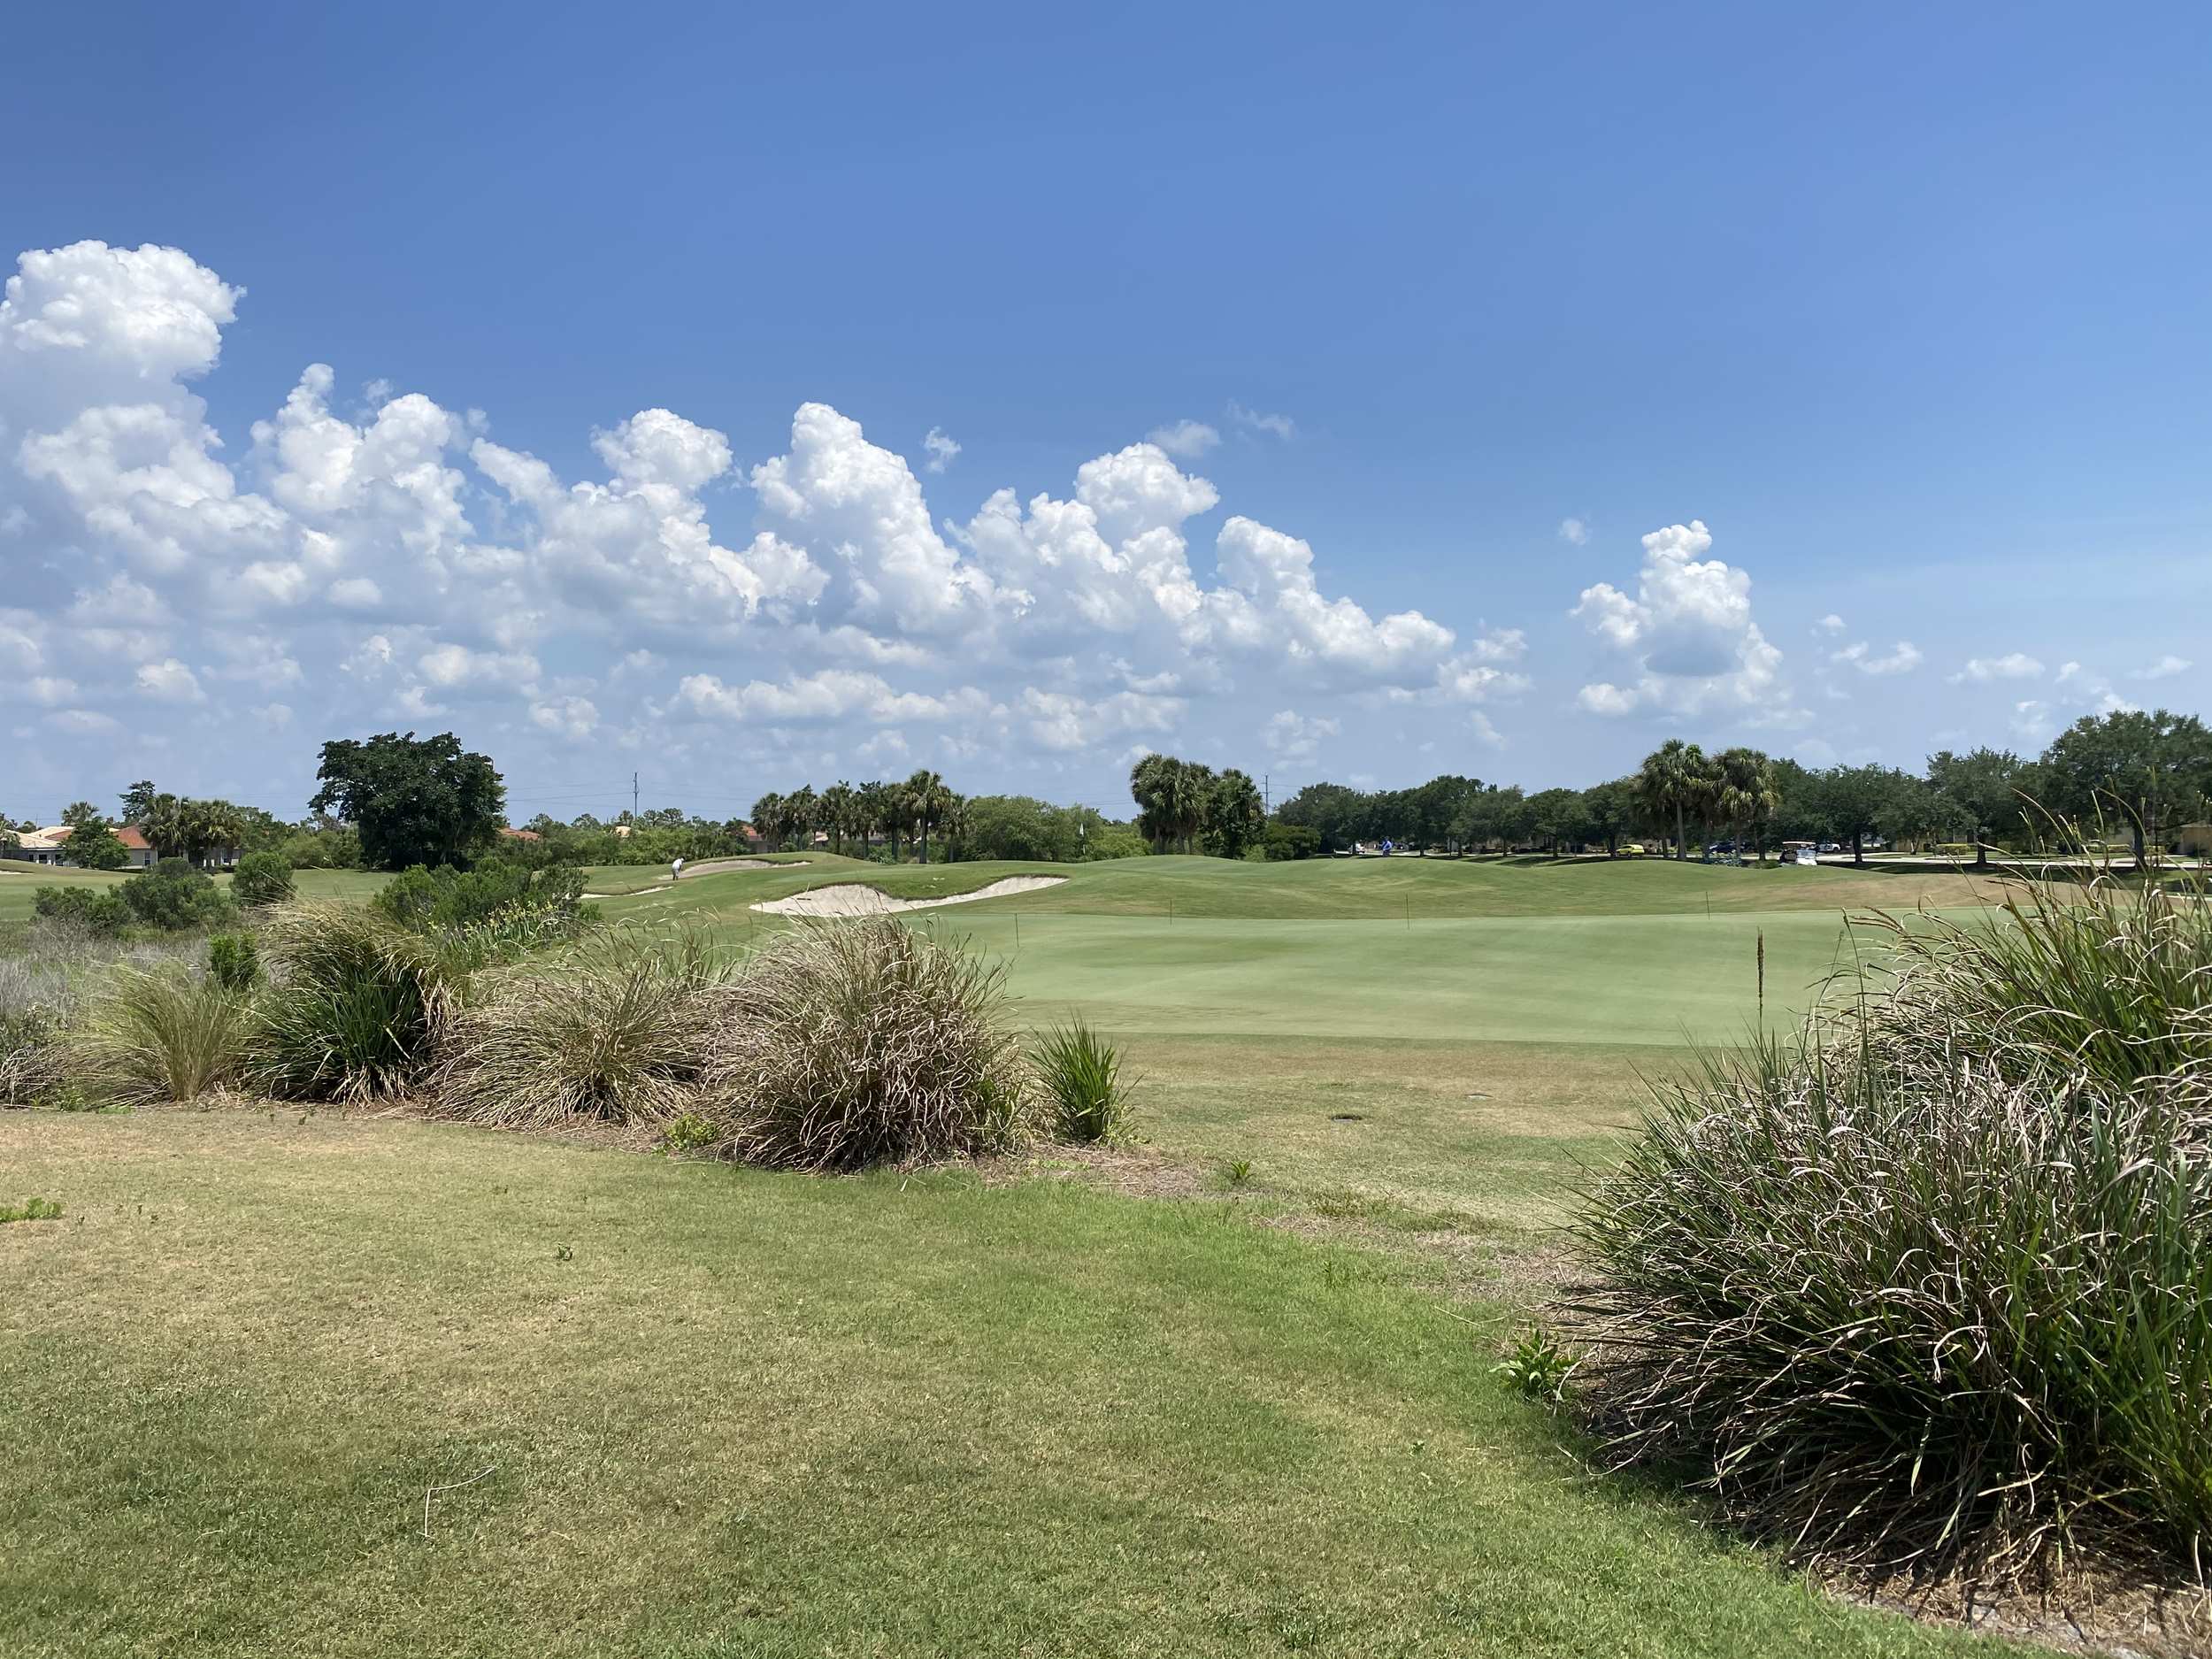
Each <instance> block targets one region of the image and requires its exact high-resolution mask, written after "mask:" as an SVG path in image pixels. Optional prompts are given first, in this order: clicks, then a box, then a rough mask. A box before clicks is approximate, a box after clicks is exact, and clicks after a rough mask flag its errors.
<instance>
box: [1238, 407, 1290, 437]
mask: <svg viewBox="0 0 2212 1659" xmlns="http://www.w3.org/2000/svg"><path fill="white" fill-rule="evenodd" d="M1229 419H1231V420H1233V421H1234V422H1236V424H1237V425H1238V426H1245V427H1248V428H1249V429H1250V430H1252V431H1254V432H1264V433H1266V434H1269V435H1271V436H1272V437H1277V438H1280V439H1282V440H1283V441H1284V442H1286V443H1287V442H1289V441H1290V440H1291V439H1293V438H1294V437H1296V436H1297V435H1298V428H1297V427H1296V426H1295V425H1294V424H1293V423H1292V421H1291V419H1290V417H1289V416H1288V415H1263V414H1262V413H1261V412H1260V411H1258V410H1256V409H1247V408H1246V407H1245V406H1244V405H1243V404H1242V403H1236V402H1231V403H1230V405H1229Z"/></svg>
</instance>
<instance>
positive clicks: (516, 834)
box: [499, 825, 545, 841]
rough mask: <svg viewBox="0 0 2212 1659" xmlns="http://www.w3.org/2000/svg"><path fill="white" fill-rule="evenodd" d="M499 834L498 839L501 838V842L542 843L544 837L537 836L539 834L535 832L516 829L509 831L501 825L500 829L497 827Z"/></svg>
mask: <svg viewBox="0 0 2212 1659" xmlns="http://www.w3.org/2000/svg"><path fill="white" fill-rule="evenodd" d="M499 833H500V838H501V839H502V840H503V841H543V840H544V839H545V837H544V836H542V835H541V834H539V833H537V831H535V830H518V829H509V828H508V827H507V826H505V825H501V826H500V827H499Z"/></svg>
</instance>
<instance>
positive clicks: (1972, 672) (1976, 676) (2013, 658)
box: [1949, 651, 2079, 686]
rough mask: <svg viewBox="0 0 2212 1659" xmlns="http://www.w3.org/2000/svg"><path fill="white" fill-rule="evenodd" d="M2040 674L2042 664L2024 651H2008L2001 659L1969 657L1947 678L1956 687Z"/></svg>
mask: <svg viewBox="0 0 2212 1659" xmlns="http://www.w3.org/2000/svg"><path fill="white" fill-rule="evenodd" d="M2067 666H2068V667H2069V668H2077V667H2078V666H2079V664H2073V663H2070V664H2067ZM2042 672H2043V664H2041V663H2039V662H2038V661H2037V660H2036V659H2035V658H2034V657H2030V656H2029V655H2028V654H2027V653H2026V652H2025V651H2009V652H2007V653H2006V654H2005V655H2004V656H2002V657H1969V658H1968V659H1967V662H1966V665H1965V666H1964V667H1963V668H1961V669H1960V670H1959V672H1957V673H1955V674H1953V675H1951V676H1950V677H1949V678H1950V681H1951V683H1952V684H1953V685H1955V686H1956V685H1961V684H1963V683H1965V682H1967V681H1984V680H2034V679H2037V678H2039V676H2040V675H2041V674H2042Z"/></svg>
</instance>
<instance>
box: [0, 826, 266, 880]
mask: <svg viewBox="0 0 2212 1659" xmlns="http://www.w3.org/2000/svg"><path fill="white" fill-rule="evenodd" d="M115 839H116V840H117V841H121V842H122V843H123V853H124V858H123V863H122V866H121V867H122V868H123V869H125V870H150V869H152V868H153V866H154V865H155V864H158V863H159V862H160V858H159V856H158V855H157V854H156V853H155V851H154V848H153V843H152V842H150V841H148V840H147V839H146V834H145V832H144V831H143V830H142V829H140V828H139V827H138V826H137V825H135V824H118V825H117V826H115ZM19 840H20V841H21V843H22V850H21V851H20V852H18V853H14V854H12V855H11V856H13V857H17V858H21V859H23V860H25V861H26V862H27V863H30V864H56V865H64V864H68V863H69V854H68V850H67V847H66V843H67V841H68V840H69V826H68V825H66V824H50V825H48V826H46V827H45V828H44V829H35V830H25V831H23V832H22V833H21V834H20V836H19ZM200 862H201V863H202V864H211V865H215V866H217V867H220V868H227V867H228V866H229V865H231V864H236V863H237V862H238V849H236V848H234V847H211V848H210V849H208V852H207V856H205V857H204V858H203V859H201V861H200Z"/></svg>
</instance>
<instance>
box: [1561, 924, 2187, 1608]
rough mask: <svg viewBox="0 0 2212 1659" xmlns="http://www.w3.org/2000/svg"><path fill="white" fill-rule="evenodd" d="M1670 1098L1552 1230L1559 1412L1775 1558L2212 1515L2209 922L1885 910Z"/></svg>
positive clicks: (1899, 1562)
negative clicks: (1563, 1225) (1853, 949)
mask: <svg viewBox="0 0 2212 1659" xmlns="http://www.w3.org/2000/svg"><path fill="white" fill-rule="evenodd" d="M1892 926H1893V928H1894V933H1895V940H1894V948H1893V950H1892V951H1891V952H1890V954H1889V960H1888V962H1887V964H1886V966H1885V967H1884V968H1883V969H1882V970H1881V972H1880V976H1879V977H1878V979H1870V981H1869V982H1868V983H1867V984H1865V985H1864V986H1863V987H1861V995H1860V996H1859V999H1858V1001H1857V1002H1856V1003H1855V1005H1854V1006H1853V1007H1852V1008H1851V1009H1850V1010H1848V1011H1847V1013H1846V1014H1845V1015H1844V1016H1843V1017H1842V1018H1841V1019H1840V1020H1839V1021H1838V1022H1836V1023H1833V1024H1832V1025H1829V1026H1828V1027H1826V1028H1825V1029H1814V1030H1812V1031H1810V1032H1809V1033H1806V1034H1805V1035H1804V1036H1803V1037H1802V1038H1801V1040H1799V1041H1794V1042H1788V1043H1785V1042H1780V1041H1763V1042H1760V1043H1757V1044H1755V1045H1754V1046H1752V1047H1750V1048H1747V1049H1744V1050H1741V1051H1737V1052H1733V1053H1722V1054H1714V1055H1709V1056H1706V1057H1705V1059H1704V1062H1703V1066H1702V1070H1701V1072H1700V1073H1699V1074H1698V1075H1696V1076H1695V1077H1694V1078H1693V1079H1689V1080H1687V1081H1683V1082H1678V1083H1675V1084H1671V1085H1667V1086H1663V1087H1661V1088H1659V1089H1658V1090H1657V1092H1656V1096H1655V1100H1654V1102H1652V1104H1651V1106H1650V1107H1649V1108H1648V1110H1647V1113H1646V1117H1645V1121H1644V1123H1643V1125H1642V1127H1641V1130H1640V1133H1639V1134H1638V1135H1637V1136H1636V1138H1635V1140H1634V1141H1633V1142H1632V1145H1631V1146H1630V1148H1628V1150H1627V1154H1626V1156H1625V1157H1624V1159H1623V1161H1622V1163H1621V1164H1620V1165H1619V1166H1618V1167H1617V1170H1616V1171H1613V1172H1612V1173H1611V1174H1609V1176H1607V1177H1606V1178H1604V1179H1602V1180H1601V1182H1600V1183H1599V1184H1598V1185H1597V1187H1595V1188H1594V1191H1593V1193H1592V1194H1591V1202H1590V1203H1589V1205H1588V1207H1587V1209H1586V1212H1585V1214H1584V1215H1583V1217H1582V1218H1581V1219H1580V1221H1579V1223H1578V1233H1579V1237H1580V1241H1581V1244H1582V1246H1583V1248H1584V1250H1585V1252H1586V1257H1587V1260H1588V1261H1589V1263H1591V1264H1592V1265H1593V1266H1594V1269H1595V1276H1594V1283H1593V1284H1591V1285H1590V1286H1587V1287H1586V1288H1585V1289H1583V1290H1582V1291H1580V1292H1579V1293H1578V1294H1575V1295H1573V1296H1572V1297H1571V1298H1570V1299H1569V1303H1568V1308H1569V1310H1570V1311H1571V1314H1572V1315H1573V1316H1574V1317H1576V1318H1577V1319H1578V1322H1579V1325H1580V1335H1581V1336H1582V1337H1583V1338H1584V1339H1585V1340H1587V1341H1589V1342H1591V1343H1592V1344H1593V1345H1594V1348H1595V1350H1596V1354H1597V1356H1598V1359H1597V1363H1594V1365H1593V1366H1592V1367H1591V1368H1590V1369H1589V1373H1588V1374H1589V1379H1590V1380H1589V1381H1588V1383H1587V1384H1586V1387H1585V1388H1584V1390H1583V1403H1584V1404H1585V1405H1586V1407H1587V1408H1588V1409H1590V1411H1591V1412H1592V1414H1593V1417H1594V1422H1595V1423H1596V1424H1597V1425H1598V1426H1599V1427H1600V1429H1601V1432H1603V1433H1604V1434H1605V1436H1606V1437H1607V1440H1608V1441H1609V1445H1610V1446H1611V1448H1613V1450H1614V1452H1615V1453H1616V1455H1618V1456H1619V1457H1620V1458H1621V1459H1622V1460H1623V1461H1624V1462H1627V1461H1635V1462H1647V1463H1667V1464H1670V1465H1674V1466H1685V1465H1686V1466H1688V1467H1691V1468H1693V1469H1694V1470H1695V1471H1698V1473H1699V1476H1700V1478H1701V1479H1702V1481H1703V1482H1704V1483H1705V1484H1707V1485H1708V1486H1710V1487H1711V1488H1712V1489H1713V1490H1714V1491H1716V1492H1717V1494H1719V1495H1720V1496H1721V1497H1722V1499H1723V1500H1724V1502H1726V1503H1727V1504H1728V1506H1729V1507H1730V1509H1732V1512H1733V1513H1735V1514H1736V1515H1738V1516H1739V1517H1742V1518H1743V1519H1745V1520H1747V1521H1748V1522H1750V1523H1752V1524H1753V1525H1755V1526H1757V1527H1758V1528H1760V1529H1761V1530H1763V1531H1766V1532H1770V1533H1771V1534H1774V1535H1776V1536H1778V1537H1779V1538H1780V1539H1781V1540H1784V1541H1785V1542H1786V1543H1787V1544H1788V1545H1790V1546H1791V1547H1792V1548H1793V1549H1794V1550H1795V1551H1796V1552H1798V1553H1800V1554H1801V1555H1807V1556H1813V1557H1827V1558H1831V1559H1838V1560H1843V1561H1848V1562H1852V1563H1861V1564H1863V1565H1866V1566H1869V1567H1879V1568H1884V1569H1897V1568H1907V1569H1911V1570H1915V1571H1947V1570H1962V1571H1966V1572H1968V1573H1970V1574H1971V1575H1973V1576H1977V1577H1981V1576H1986V1575H1995V1576H1998V1577H2000V1578H2015V1579H2016V1578H2022V1577H2024V1576H2028V1575H2032V1574H2039V1573H2041V1572H2043V1571H2046V1570H2047V1569H2050V1568H2052V1567H2054V1566H2055V1565H2056V1564H2058V1563H2060V1562H2061V1561H2062V1559H2063V1558H2064V1556H2065V1555H2066V1553H2067V1552H2068V1551H2069V1550H2071V1549H2075V1548H2078V1547H2080V1546H2082V1545H2084V1544H2092V1545H2096V1546H2099V1547H2108V1546H2111V1545H2116V1544H2117V1545H2121V1546H2124V1547H2129V1548H2140V1547H2149V1548H2155V1549H2160V1550H2164V1551H2168V1552H2172V1553H2174V1554H2176V1555H2178V1556H2179V1557H2180V1558H2181V1559H2183V1560H2185V1561H2186V1560H2190V1559H2193V1558H2195V1557H2196V1555H2197V1553H2198V1552H2199V1551H2200V1548H2201V1547H2202V1545H2203V1544H2204V1543H2205V1541H2206V1540H2207V1538H2208V1534H2212V1026H2208V1024H2207V1021H2206V1010H2207V1008H2208V1006H2212V925H2208V920H2207V918H2206V915H2205V912H2204V910H2203V909H2202V907H2201V905H2200V903H2199V902H2198V901H2197V900H2195V899H2194V898H2193V897H2177V896H2172V895H2166V894H2162V893H2159V892H2156V891H2150V892H2145V891H2142V890H2140V889H2132V890H2131V889H2126V888H2122V887H2115V886H2109V885H2105V884H2099V885H2098V886H2095V887H2092V888H2091V889H2089V890H2088V891H2086V892H2066V891H2057V892H2046V893H2043V894H2041V895H2039V896H2038V898H2037V899H2036V901H2035V902H2023V903H2018V904H2016V905H2014V906H2012V907H2010V908H2009V909H2008V910H2006V911H2005V912H2004V913H2003V914H2001V916H1999V917H1998V918H1995V919H1993V920H1992V921H1990V922H1988V923H1985V924H1979V925H1977V926H1969V927H1958V926H1944V925H1940V924H1936V923H1933V922H1932V920H1926V919H1924V920H1922V921H1920V922H1917V923H1916V924H1912V925H1905V924H1894V925H1892Z"/></svg>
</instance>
